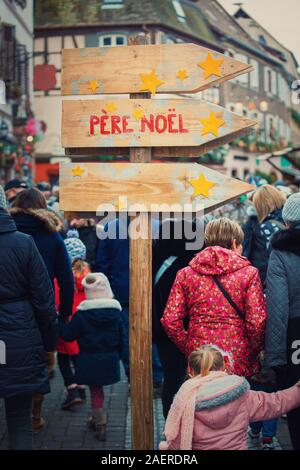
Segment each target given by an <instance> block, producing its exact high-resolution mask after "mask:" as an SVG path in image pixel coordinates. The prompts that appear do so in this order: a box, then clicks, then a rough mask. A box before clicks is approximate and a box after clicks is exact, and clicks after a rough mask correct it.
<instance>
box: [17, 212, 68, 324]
mask: <svg viewBox="0 0 300 470" xmlns="http://www.w3.org/2000/svg"><path fill="white" fill-rule="evenodd" d="M10 212H11V215H12V216H13V218H14V221H15V223H16V226H17V229H18V230H19V231H20V232H23V233H27V234H28V235H31V236H32V238H33V239H34V241H35V243H36V246H37V248H38V250H39V252H40V254H41V255H42V258H43V260H44V262H45V264H46V267H47V270H48V273H49V276H50V279H51V281H52V284H53V286H54V279H57V283H58V286H59V297H60V304H59V314H60V315H62V316H70V315H71V314H72V306H73V296H74V280H73V272H72V267H71V263H70V259H69V256H68V253H67V250H66V247H65V244H64V241H63V238H62V237H61V235H60V233H59V231H60V229H61V228H62V223H61V221H60V219H59V217H58V216H57V215H56V214H54V212H51V211H48V210H45V209H38V210H33V209H27V210H23V209H19V208H17V207H14V208H13V209H11V211H10Z"/></svg>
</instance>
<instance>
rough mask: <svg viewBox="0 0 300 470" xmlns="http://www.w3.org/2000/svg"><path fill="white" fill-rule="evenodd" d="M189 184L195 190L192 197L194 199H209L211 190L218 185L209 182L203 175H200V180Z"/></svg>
mask: <svg viewBox="0 0 300 470" xmlns="http://www.w3.org/2000/svg"><path fill="white" fill-rule="evenodd" d="M189 183H190V184H191V185H192V186H193V188H194V194H193V195H192V198H195V197H197V196H204V197H209V190H210V189H211V188H212V187H213V186H215V185H216V183H213V182H212V181H208V180H207V179H206V178H205V175H204V174H203V173H201V174H200V176H199V177H198V179H195V180H189Z"/></svg>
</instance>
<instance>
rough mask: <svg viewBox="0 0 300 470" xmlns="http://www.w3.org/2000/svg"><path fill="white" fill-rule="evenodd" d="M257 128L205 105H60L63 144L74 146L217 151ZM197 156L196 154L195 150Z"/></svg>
mask: <svg viewBox="0 0 300 470" xmlns="http://www.w3.org/2000/svg"><path fill="white" fill-rule="evenodd" d="M255 124H256V122H255V121H251V120H249V119H246V118H244V117H241V116H238V115H237V114H233V113H231V112H230V111H228V110H226V109H224V108H222V107H220V106H217V105H214V104H210V103H206V102H205V101H201V100H195V99H190V100H189V99H177V100H176V99H170V100H165V99H164V100H162V99H155V100H129V99H119V100H114V101H112V100H76V101H69V100H67V101H63V111H62V145H63V147H67V148H72V147H74V148H76V147H85V148H87V147H114V148H116V147H170V146H178V147H180V146H185V147H187V146H201V145H205V144H207V143H208V142H211V141H214V144H215V146H216V147H217V146H218V145H219V141H222V144H224V142H226V141H228V142H229V141H230V140H232V134H234V135H235V134H236V133H237V132H238V131H241V130H243V129H247V128H249V127H252V126H254V125H255ZM199 153H200V151H199Z"/></svg>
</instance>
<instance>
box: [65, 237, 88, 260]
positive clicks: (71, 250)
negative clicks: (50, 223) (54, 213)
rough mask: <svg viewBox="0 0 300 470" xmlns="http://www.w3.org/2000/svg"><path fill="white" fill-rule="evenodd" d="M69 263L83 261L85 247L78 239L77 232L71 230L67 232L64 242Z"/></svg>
mask: <svg viewBox="0 0 300 470" xmlns="http://www.w3.org/2000/svg"><path fill="white" fill-rule="evenodd" d="M64 242H65V245H66V248H67V252H68V255H69V257H70V260H71V262H72V263H73V261H76V260H79V259H81V260H85V257H86V247H85V245H84V244H83V243H82V241H81V240H80V239H79V233H78V231H77V230H75V229H72V230H69V231H68V232H67V238H66V239H65V240H64Z"/></svg>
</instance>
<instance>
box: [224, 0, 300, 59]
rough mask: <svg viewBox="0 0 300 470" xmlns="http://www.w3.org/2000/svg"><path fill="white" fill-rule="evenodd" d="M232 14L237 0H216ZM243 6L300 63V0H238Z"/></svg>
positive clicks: (235, 8)
mask: <svg viewBox="0 0 300 470" xmlns="http://www.w3.org/2000/svg"><path fill="white" fill-rule="evenodd" d="M218 1H219V3H220V4H221V5H222V6H223V7H225V8H226V10H227V11H228V12H229V13H230V14H232V13H234V12H235V11H236V10H237V8H238V7H237V6H235V5H234V3H239V0H218ZM240 3H243V8H244V9H245V10H246V11H247V12H248V13H249V15H250V16H252V17H253V18H254V19H255V20H256V21H258V22H259V23H260V24H261V25H262V26H263V27H264V28H266V29H267V30H268V31H270V33H271V34H272V35H273V36H274V37H275V38H276V39H278V41H280V42H281V43H282V44H283V45H284V46H285V47H287V48H288V49H290V50H291V51H293V52H294V54H295V56H296V58H297V60H298V63H299V64H300V0H244V1H243V0H240Z"/></svg>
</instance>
